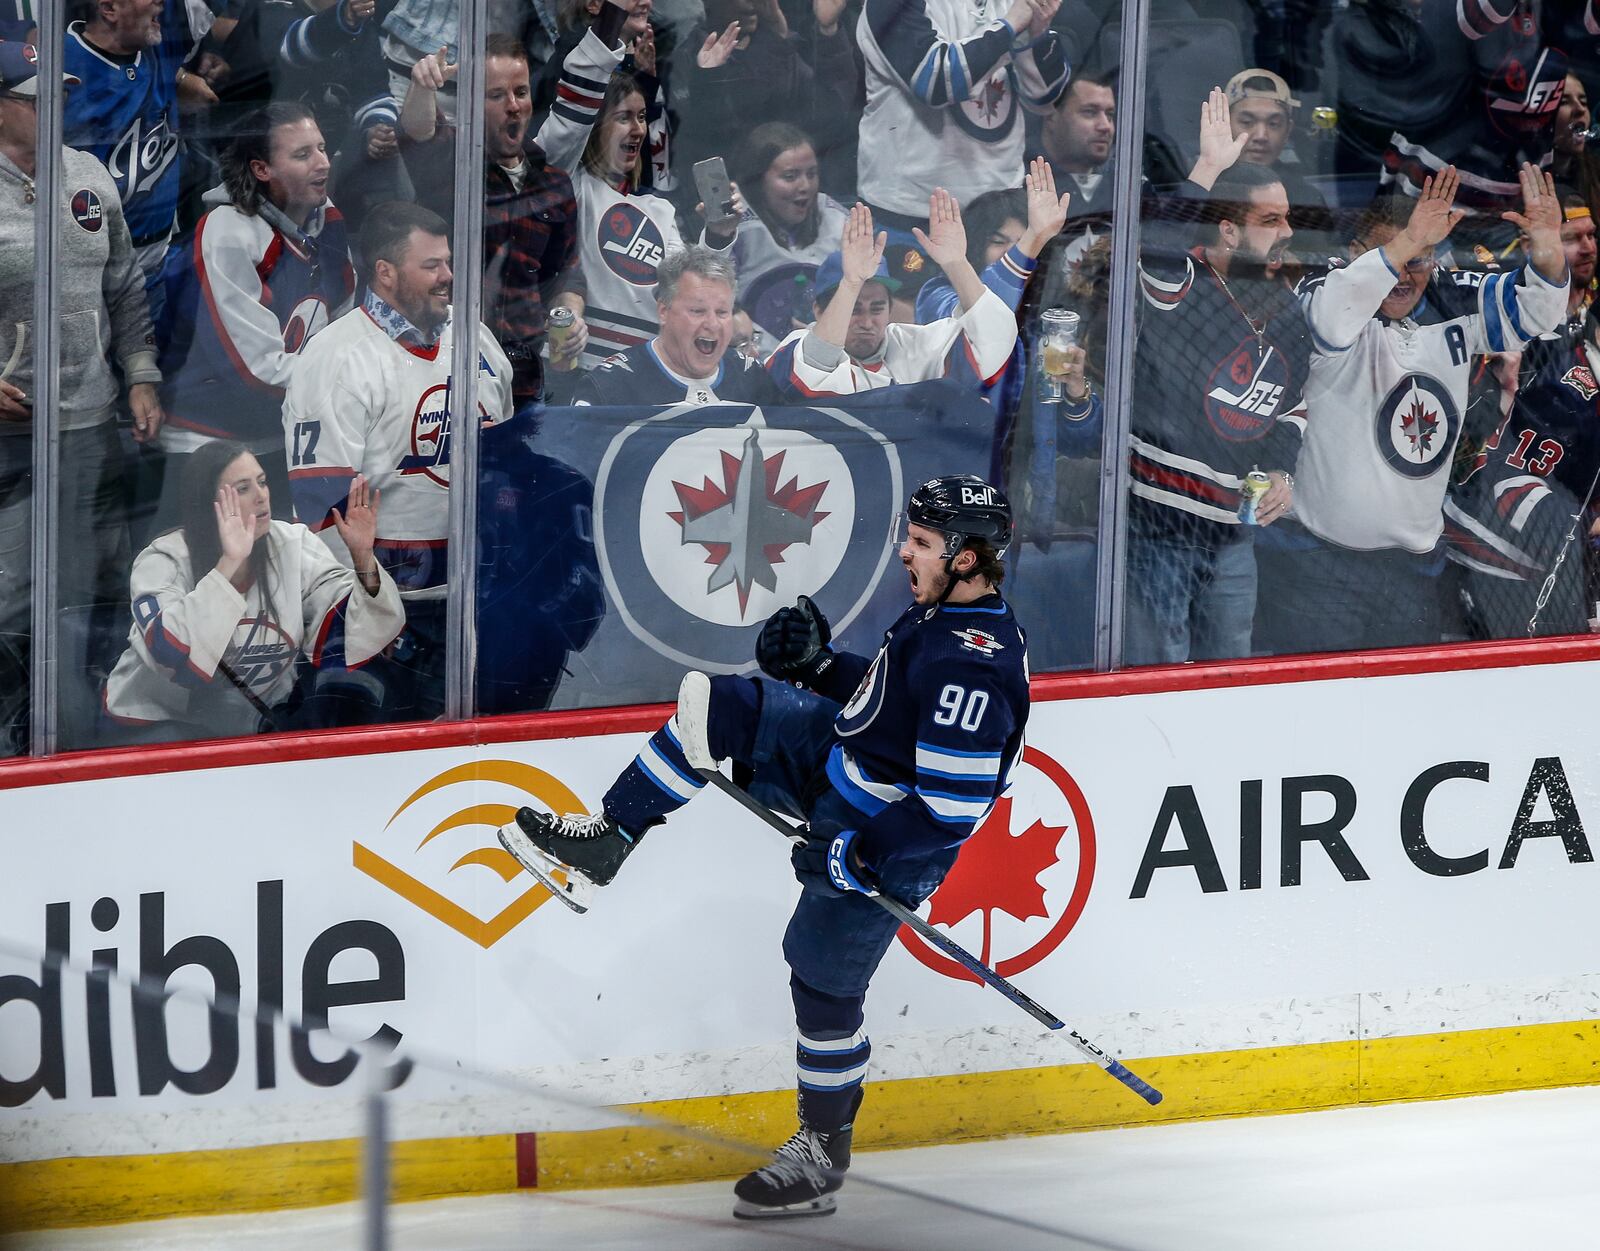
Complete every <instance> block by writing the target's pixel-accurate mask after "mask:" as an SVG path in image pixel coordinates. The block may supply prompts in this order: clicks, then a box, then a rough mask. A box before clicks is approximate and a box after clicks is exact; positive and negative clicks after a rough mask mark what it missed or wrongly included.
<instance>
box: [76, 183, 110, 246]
mask: <svg viewBox="0 0 1600 1251" xmlns="http://www.w3.org/2000/svg"><path fill="white" fill-rule="evenodd" d="M72 220H73V221H75V222H77V223H78V225H79V226H80V227H82V228H83V229H84V230H86V231H88V232H89V233H90V234H91V235H97V234H99V233H100V229H101V227H102V226H104V225H105V224H106V212H105V206H104V205H103V204H101V203H100V197H99V196H98V195H96V194H95V193H94V192H93V191H91V190H90V189H89V188H88V187H81V188H79V189H78V190H77V191H74V192H73V193H72Z"/></svg>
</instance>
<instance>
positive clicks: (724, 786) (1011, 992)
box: [695, 769, 1162, 1104]
mask: <svg viewBox="0 0 1600 1251" xmlns="http://www.w3.org/2000/svg"><path fill="white" fill-rule="evenodd" d="M695 771H696V772H697V773H699V774H700V776H702V777H703V778H705V780H706V781H708V782H710V783H711V785H713V786H715V787H716V788H717V789H718V790H719V791H721V792H722V793H723V794H724V795H727V796H728V797H729V798H730V799H732V800H733V801H734V802H735V803H737V804H739V805H740V806H741V807H742V808H744V809H745V811H747V812H749V813H750V815H751V816H754V817H756V818H757V819H759V820H761V821H764V822H765V823H766V824H767V825H770V826H771V827H772V828H773V829H775V830H776V831H778V833H780V834H782V835H783V836H784V837H785V838H786V839H788V840H789V841H790V842H791V843H796V844H802V845H803V844H804V843H805V841H806V839H805V836H804V835H803V834H801V833H800V832H799V831H798V830H797V829H795V827H794V826H792V825H790V824H788V822H786V821H785V820H784V819H783V818H782V817H780V816H778V814H777V813H775V812H773V811H772V810H771V809H770V808H768V807H767V806H766V805H765V804H762V803H759V802H758V801H757V800H755V799H753V798H751V796H750V795H748V794H747V793H746V792H745V791H744V790H742V789H741V788H740V787H738V786H736V785H734V783H733V782H732V781H730V780H729V779H728V778H725V777H723V775H722V774H721V772H719V771H718V770H716V769H697V770H695ZM867 898H869V899H871V900H872V902H873V903H875V904H877V905H878V906H879V907H880V908H882V909H883V910H884V911H885V912H887V913H888V914H889V915H890V916H892V917H894V919H895V920H897V921H899V922H900V924H901V925H904V926H907V927H909V928H910V929H912V930H915V931H916V932H917V933H918V934H920V935H921V936H922V937H923V938H925V939H926V940H927V941H928V942H930V943H932V944H933V945H934V946H935V947H937V948H938V949H939V950H940V951H942V952H944V954H945V955H947V956H949V957H950V958H951V959H952V960H954V961H955V962H956V963H957V964H959V965H961V967H962V968H964V969H967V970H969V971H970V972H972V973H974V974H976V975H977V976H978V977H980V978H982V979H983V980H984V981H985V982H987V983H988V984H989V985H990V986H993V987H994V988H995V989H996V990H998V991H999V992H1000V993H1001V994H1002V995H1004V996H1005V997H1006V998H1007V999H1009V1000H1011V1002H1012V1003H1014V1004H1016V1005H1017V1007H1019V1008H1021V1009H1022V1010H1023V1011H1024V1012H1026V1013H1027V1014H1028V1015H1029V1016H1031V1017H1032V1018H1033V1019H1034V1020H1036V1021H1038V1022H1039V1023H1040V1024H1041V1025H1043V1026H1044V1027H1045V1028H1046V1029H1053V1030H1066V1034H1067V1041H1068V1042H1070V1043H1071V1044H1072V1045H1073V1046H1074V1047H1076V1048H1077V1049H1078V1051H1079V1053H1080V1054H1082V1055H1083V1057H1084V1058H1085V1059H1087V1060H1091V1061H1093V1062H1094V1063H1095V1064H1098V1065H1099V1066H1100V1067H1101V1068H1103V1069H1104V1070H1105V1071H1106V1072H1107V1073H1109V1074H1111V1076H1112V1077H1114V1078H1116V1079H1117V1080H1118V1081H1119V1082H1121V1083H1122V1084H1123V1085H1124V1086H1126V1087H1127V1088H1128V1089H1129V1090H1131V1091H1133V1093H1134V1094H1136V1095H1138V1096H1139V1098H1141V1099H1143V1100H1144V1101H1145V1102H1146V1103H1149V1104H1157V1103H1160V1102H1161V1098H1162V1095H1161V1092H1160V1091H1159V1090H1157V1089H1156V1088H1155V1087H1154V1086H1152V1085H1151V1084H1150V1083H1149V1082H1147V1081H1145V1080H1144V1079H1143V1078H1142V1077H1139V1076H1138V1075H1137V1074H1135V1073H1132V1072H1130V1071H1129V1070H1128V1067H1127V1066H1126V1065H1124V1064H1123V1063H1122V1061H1120V1060H1113V1059H1112V1058H1111V1057H1110V1056H1108V1055H1107V1054H1106V1053H1105V1052H1104V1051H1102V1050H1100V1048H1099V1047H1096V1046H1095V1045H1094V1044H1093V1043H1092V1042H1090V1041H1089V1040H1088V1039H1087V1038H1085V1037H1084V1036H1083V1035H1082V1034H1080V1033H1078V1031H1077V1030H1075V1029H1067V1023H1066V1022H1065V1021H1063V1020H1062V1019H1061V1018H1060V1017H1058V1016H1056V1015H1055V1014H1054V1013H1053V1012H1050V1011H1049V1010H1047V1009H1045V1008H1042V1007H1040V1006H1039V1005H1038V1004H1036V1003H1035V1002H1034V1001H1033V1000H1032V999H1030V998H1028V996H1027V995H1025V994H1023V993H1022V992H1021V991H1020V990H1018V989H1017V988H1016V987H1015V986H1013V985H1012V984H1011V983H1010V982H1008V981H1006V979H1005V978H1003V977H1001V976H1000V975H999V974H998V973H996V972H995V971H994V970H993V969H991V968H990V967H989V966H988V965H987V964H984V963H983V962H982V961H981V960H979V959H978V958H977V957H976V956H974V955H972V954H971V953H970V952H968V951H967V950H966V949H965V948H964V947H962V946H961V945H960V944H958V943H957V942H956V941H955V940H954V939H952V938H951V937H950V936H949V935H948V934H942V933H940V932H939V931H938V930H936V929H934V928H933V926H931V925H929V924H928V923H927V922H926V921H924V920H923V919H922V918H921V917H919V916H918V915H917V914H916V913H915V912H913V911H912V910H911V909H910V908H908V907H906V906H905V905H904V904H903V903H901V902H900V901H899V900H898V899H891V898H890V897H889V896H888V895H884V894H881V893H880V894H877V895H869V896H867Z"/></svg>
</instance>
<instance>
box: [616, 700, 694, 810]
mask: <svg viewBox="0 0 1600 1251" xmlns="http://www.w3.org/2000/svg"><path fill="white" fill-rule="evenodd" d="M705 784H706V782H705V779H704V778H702V777H701V776H700V775H699V774H698V773H696V772H695V771H694V769H693V768H691V767H690V765H689V761H688V760H687V758H685V756H684V754H683V747H682V746H681V745H680V743H679V740H678V718H677V717H676V716H674V717H672V719H671V720H669V721H668V722H667V723H666V725H664V726H662V727H661V728H660V729H659V730H657V731H656V732H655V733H654V734H652V735H651V736H650V741H649V742H648V743H646V744H645V745H644V750H643V751H641V752H640V753H639V754H638V755H637V756H635V757H634V758H633V763H632V764H630V765H629V766H628V767H627V768H626V769H624V770H623V771H622V773H621V775H620V776H619V777H618V778H617V780H616V781H615V782H613V783H612V784H611V789H610V790H608V791H607V792H606V797H605V800H604V804H605V810H606V814H607V815H608V816H609V817H610V818H611V819H612V820H613V821H615V822H616V823H617V824H618V825H620V826H621V827H622V828H623V829H625V830H628V831H631V832H635V833H637V832H639V831H641V830H646V829H648V828H649V827H650V826H652V825H655V824H656V823H657V822H659V821H661V820H662V819H663V818H665V817H666V816H667V814H668V813H672V812H676V811H677V810H678V809H679V808H681V807H683V805H684V804H686V803H688V802H689V801H690V800H691V799H693V798H694V797H695V796H696V795H698V794H699V793H700V790H701V788H702V787H704V786H705Z"/></svg>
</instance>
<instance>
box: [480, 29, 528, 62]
mask: <svg viewBox="0 0 1600 1251" xmlns="http://www.w3.org/2000/svg"><path fill="white" fill-rule="evenodd" d="M492 56H503V57H505V58H507V59H508V60H512V61H521V62H522V63H523V64H524V65H526V64H527V63H528V50H527V49H526V48H525V47H523V46H522V40H520V39H518V38H517V37H516V36H515V35H508V34H506V33H505V31H503V30H496V31H490V32H489V34H488V35H486V36H484V40H483V59H484V60H485V61H487V60H488V59H489V58H490V57H492Z"/></svg>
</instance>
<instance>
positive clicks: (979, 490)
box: [961, 486, 994, 504]
mask: <svg viewBox="0 0 1600 1251" xmlns="http://www.w3.org/2000/svg"><path fill="white" fill-rule="evenodd" d="M961 502H962V503H963V504H992V503H994V488H993V487H976V488H975V487H969V486H964V487H962V488H961Z"/></svg>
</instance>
